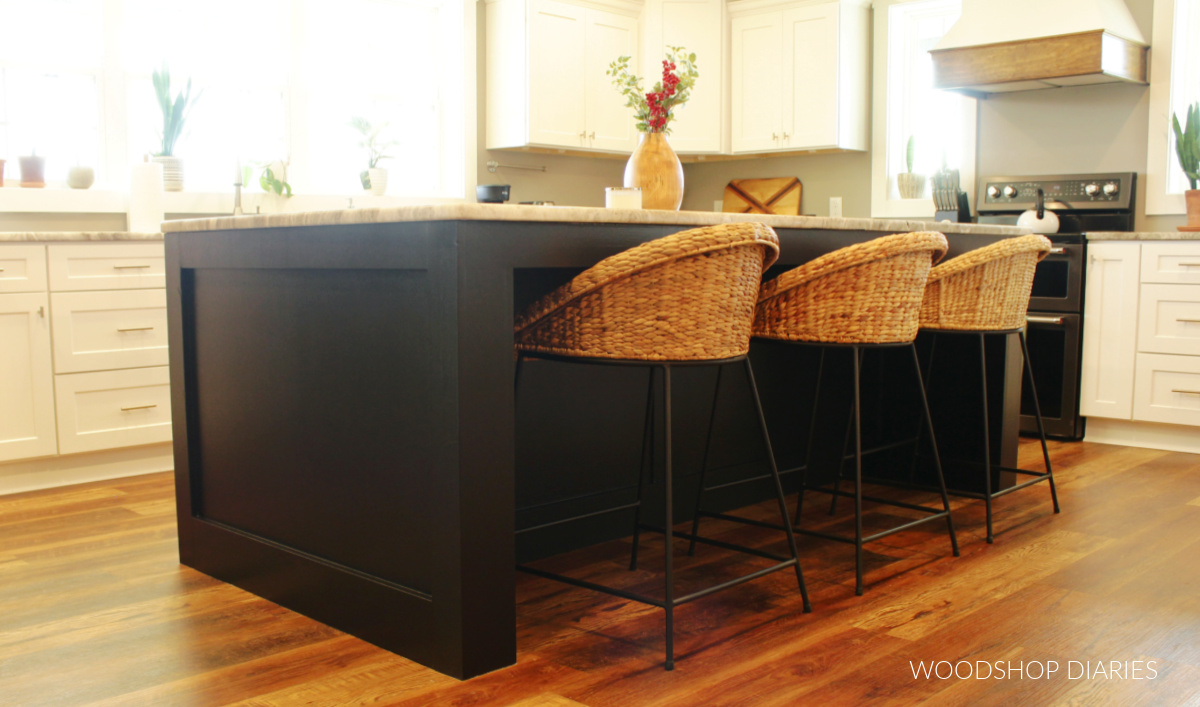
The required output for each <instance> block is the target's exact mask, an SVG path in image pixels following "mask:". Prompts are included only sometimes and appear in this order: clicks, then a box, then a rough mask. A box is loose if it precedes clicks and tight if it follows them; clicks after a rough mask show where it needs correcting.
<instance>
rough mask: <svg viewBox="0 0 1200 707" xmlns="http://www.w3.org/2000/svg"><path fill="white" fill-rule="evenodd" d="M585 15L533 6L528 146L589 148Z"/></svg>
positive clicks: (538, 1)
mask: <svg viewBox="0 0 1200 707" xmlns="http://www.w3.org/2000/svg"><path fill="white" fill-rule="evenodd" d="M586 16H587V11H586V10H585V9H583V8H581V7H576V6H574V5H568V4H566V3H562V2H556V1H555V0H533V2H532V3H531V5H530V17H529V142H530V143H533V144H541V145H555V146H559V147H574V148H579V147H584V146H585V142H584V138H585V136H586V134H587V118H586V113H585V107H586V105H587V98H586V92H587V90H588V83H589V82H588V80H587V79H586V76H587V74H586V71H587V62H586V56H587V55H586V48H585V42H586V37H587V19H586ZM613 58H614V59H615V58H616V57H613ZM601 77H602V78H603V77H604V73H603V72H601ZM617 104H618V105H620V102H619V101H618V102H617Z"/></svg>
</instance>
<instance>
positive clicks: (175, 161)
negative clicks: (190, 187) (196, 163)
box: [151, 155, 183, 191]
mask: <svg viewBox="0 0 1200 707" xmlns="http://www.w3.org/2000/svg"><path fill="white" fill-rule="evenodd" d="M151 159H153V160H154V161H155V162H158V163H159V164H161V165H162V167H163V191H183V160H181V159H179V158H178V157H168V156H163V155H159V156H155V157H152V158H151Z"/></svg>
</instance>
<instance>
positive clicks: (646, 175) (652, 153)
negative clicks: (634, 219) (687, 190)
mask: <svg viewBox="0 0 1200 707" xmlns="http://www.w3.org/2000/svg"><path fill="white" fill-rule="evenodd" d="M625 186H627V187H641V188H642V208H643V209H663V210H667V211H678V210H679V206H680V204H682V203H683V165H682V164H681V163H680V162H679V156H678V155H676V154H675V151H674V150H672V149H671V146H670V145H669V144H668V143H667V137H666V136H665V135H663V134H662V133H643V134H642V139H641V141H640V142H639V143H638V146H637V149H636V150H634V151H633V154H632V155H630V156H629V161H628V162H627V163H625Z"/></svg>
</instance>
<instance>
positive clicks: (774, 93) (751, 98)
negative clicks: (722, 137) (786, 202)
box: [730, 12, 783, 152]
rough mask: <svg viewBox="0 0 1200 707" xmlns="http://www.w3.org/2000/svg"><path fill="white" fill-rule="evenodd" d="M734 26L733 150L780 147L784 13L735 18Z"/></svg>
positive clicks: (759, 149) (773, 148)
mask: <svg viewBox="0 0 1200 707" xmlns="http://www.w3.org/2000/svg"><path fill="white" fill-rule="evenodd" d="M730 29H731V37H730V49H731V53H732V57H731V58H732V61H731V64H732V67H731V70H732V77H731V79H732V83H731V89H732V90H731V93H732V105H731V107H730V108H731V111H732V115H731V120H730V128H731V131H732V132H731V135H730V141H731V146H732V148H733V151H734V152H770V151H774V150H779V149H780V148H781V143H780V141H779V139H780V135H779V133H780V128H781V122H780V121H781V116H782V111H783V101H782V97H781V93H780V90H781V88H782V86H783V52H782V42H783V15H782V13H778V12H774V13H768V14H763V15H749V16H741V17H734V18H733V20H732V21H731V22H730Z"/></svg>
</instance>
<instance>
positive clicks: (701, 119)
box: [626, 0, 728, 154]
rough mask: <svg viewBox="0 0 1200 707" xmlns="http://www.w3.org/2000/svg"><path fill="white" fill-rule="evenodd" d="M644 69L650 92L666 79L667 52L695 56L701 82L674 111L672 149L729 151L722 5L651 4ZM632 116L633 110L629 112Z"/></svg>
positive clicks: (664, 0) (653, 0) (704, 1)
mask: <svg viewBox="0 0 1200 707" xmlns="http://www.w3.org/2000/svg"><path fill="white" fill-rule="evenodd" d="M643 27H644V31H643V36H644V39H645V41H644V43H643V50H642V57H643V61H642V66H643V68H642V69H641V70H640V72H639V73H638V75H639V76H641V77H642V78H643V79H644V87H645V89H646V90H647V91H648V90H650V89H651V88H653V86H654V84H655V83H656V82H657V81H660V80H661V79H662V61H663V59H664V58H665V57H666V53H667V47H683V48H685V49H687V51H688V52H689V53H694V54H695V55H696V68H697V70H699V72H700V77H699V78H697V79H696V85H695V87H694V88H693V89H692V96H691V98H690V99H688V102H687V103H686V104H684V105H683V106H682V107H680V108H676V109H675V117H674V118H672V120H671V123H670V125H669V126H668V127H669V128H670V130H671V133H670V137H669V140H670V143H671V147H672V149H674V150H675V152H678V153H681V154H688V153H692V154H718V153H720V152H721V151H722V150H724V149H725V145H724V142H725V140H724V136H725V130H724V126H725V124H726V122H727V120H728V118H727V116H728V108H727V106H728V102H727V101H726V99H725V95H726V94H725V83H726V81H725V76H726V71H725V61H724V56H725V48H724V46H723V45H724V41H723V38H724V36H725V32H724V28H725V14H724V3H723V2H722V0H649V2H648V3H647V4H646V10H645V21H644V22H643ZM626 112H627V113H628V109H626Z"/></svg>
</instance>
